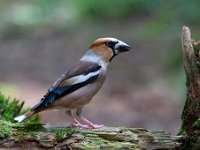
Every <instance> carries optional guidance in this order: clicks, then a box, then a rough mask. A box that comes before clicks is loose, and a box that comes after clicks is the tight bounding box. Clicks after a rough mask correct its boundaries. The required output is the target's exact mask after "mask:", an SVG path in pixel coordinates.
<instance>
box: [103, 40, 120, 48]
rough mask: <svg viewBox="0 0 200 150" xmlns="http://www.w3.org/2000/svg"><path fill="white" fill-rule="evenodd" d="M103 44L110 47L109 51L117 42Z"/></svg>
mask: <svg viewBox="0 0 200 150" xmlns="http://www.w3.org/2000/svg"><path fill="white" fill-rule="evenodd" d="M105 44H106V46H108V47H110V48H111V49H114V47H115V44H117V42H113V41H109V42H107V43H105Z"/></svg>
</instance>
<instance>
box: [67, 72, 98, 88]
mask: <svg viewBox="0 0 200 150" xmlns="http://www.w3.org/2000/svg"><path fill="white" fill-rule="evenodd" d="M99 72H100V70H97V71H95V72H91V73H88V74H87V75H84V74H83V75H79V76H75V77H72V78H70V79H68V80H66V81H64V82H66V83H67V84H68V85H73V84H78V83H82V82H85V81H87V80H88V79H89V78H91V77H94V76H96V75H98V74H99Z"/></svg>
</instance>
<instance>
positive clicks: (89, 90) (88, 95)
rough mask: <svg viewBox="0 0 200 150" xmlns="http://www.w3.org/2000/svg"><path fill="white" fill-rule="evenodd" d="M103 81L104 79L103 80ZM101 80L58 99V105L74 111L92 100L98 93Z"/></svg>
mask: <svg viewBox="0 0 200 150" xmlns="http://www.w3.org/2000/svg"><path fill="white" fill-rule="evenodd" d="M103 80H104V79H103ZM103 80H102V79H101V80H99V81H96V82H94V83H90V84H88V85H86V86H84V87H81V88H80V89H78V90H76V91H74V92H72V93H70V94H68V95H66V96H64V97H62V98H61V99H59V100H58V101H59V103H60V104H59V105H60V106H62V107H64V108H66V109H75V108H79V107H82V106H84V105H85V104H87V103H89V102H90V101H91V100H92V97H93V96H94V95H95V94H96V93H97V92H98V91H99V89H100V88H101V86H102V84H103Z"/></svg>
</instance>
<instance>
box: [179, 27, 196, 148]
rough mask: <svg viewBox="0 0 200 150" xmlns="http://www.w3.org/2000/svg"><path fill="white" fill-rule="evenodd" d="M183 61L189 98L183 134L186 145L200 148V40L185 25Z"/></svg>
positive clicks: (186, 103) (183, 117) (184, 111)
mask: <svg viewBox="0 0 200 150" xmlns="http://www.w3.org/2000/svg"><path fill="white" fill-rule="evenodd" d="M182 49H183V61H184V68H185V74H186V86H187V99H186V102H185V106H184V110H183V114H182V128H181V132H180V133H181V134H184V135H185V140H186V145H187V146H188V147H190V148H192V146H193V147H194V145H195V146H199V148H200V139H199V138H200V130H199V129H200V123H199V120H198V119H199V118H200V55H199V54H200V42H196V41H194V40H192V39H191V34H190V29H189V28H188V27H183V33H182Z"/></svg>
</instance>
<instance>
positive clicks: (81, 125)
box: [72, 123, 89, 129]
mask: <svg viewBox="0 0 200 150" xmlns="http://www.w3.org/2000/svg"><path fill="white" fill-rule="evenodd" d="M72 126H73V127H78V128H86V129H88V128H89V126H88V125H84V124H80V123H73V124H72Z"/></svg>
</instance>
